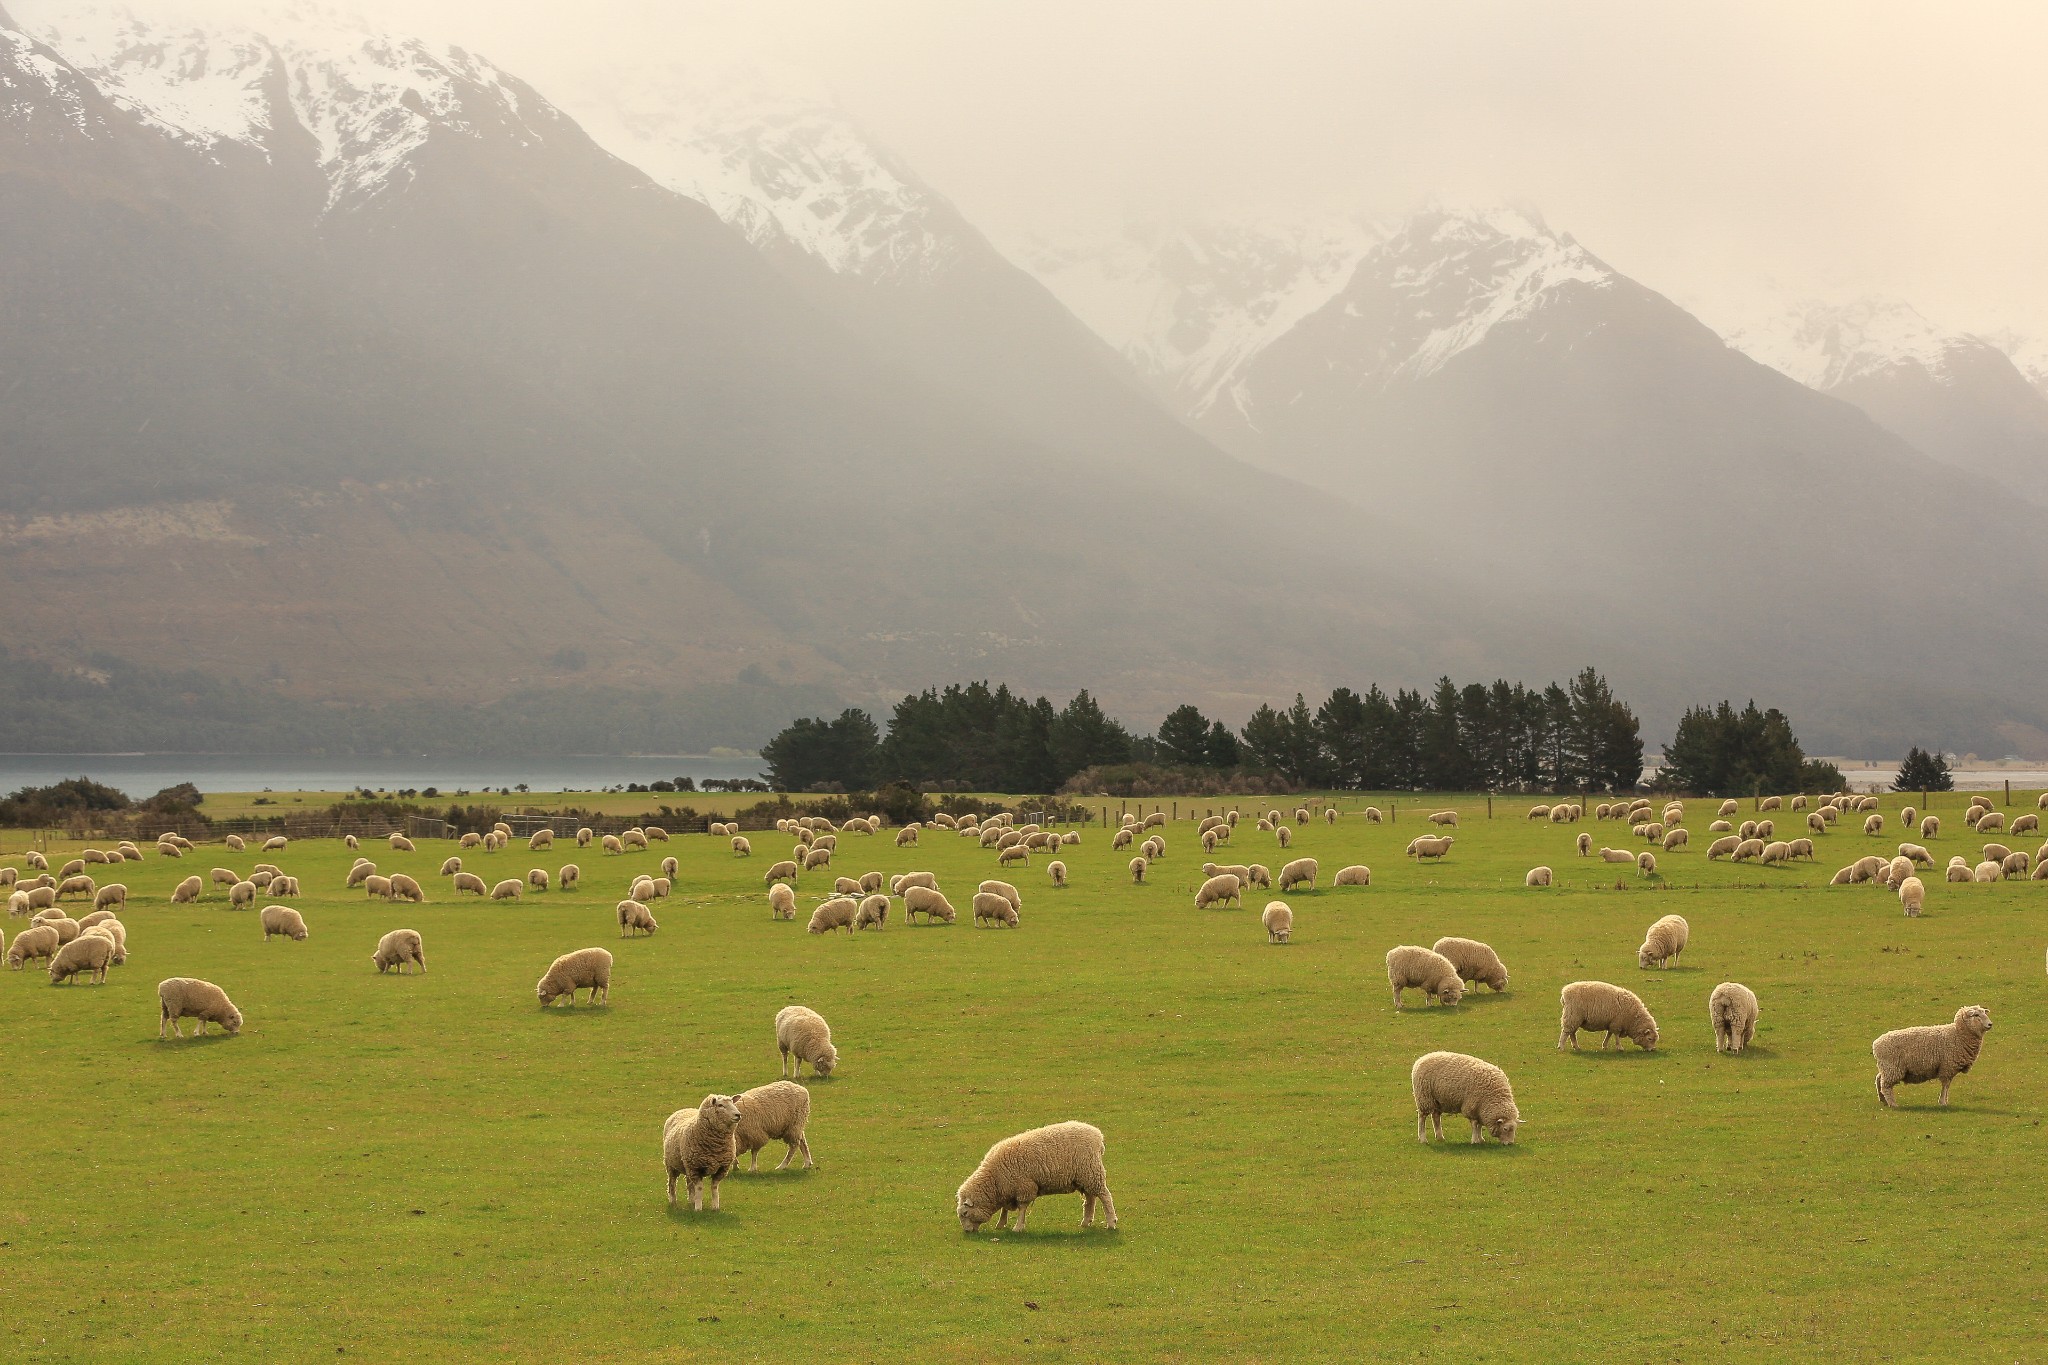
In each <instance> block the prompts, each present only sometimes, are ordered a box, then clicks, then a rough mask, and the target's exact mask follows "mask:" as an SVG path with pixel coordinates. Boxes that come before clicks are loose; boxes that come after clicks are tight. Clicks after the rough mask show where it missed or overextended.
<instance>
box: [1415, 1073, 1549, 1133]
mask: <svg viewBox="0 0 2048 1365" xmlns="http://www.w3.org/2000/svg"><path fill="white" fill-rule="evenodd" d="M1408 1083H1409V1086H1410V1087H1411V1088H1412V1089H1413V1090H1414V1092H1415V1140H1416V1141H1417V1142H1423V1143H1426V1142H1428V1141H1429V1131H1430V1128H1431V1126H1432V1124H1434V1127H1435V1129H1436V1138H1437V1141H1439V1142H1441V1141H1443V1140H1444V1115H1445V1114H1459V1115H1462V1116H1463V1117H1464V1118H1465V1119H1466V1121H1467V1122H1469V1123H1470V1124H1471V1125H1472V1145H1473V1146H1475V1147H1476V1146H1478V1145H1479V1144H1480V1143H1481V1142H1482V1141H1483V1140H1484V1136H1485V1134H1487V1133H1492V1134H1493V1137H1494V1140H1495V1141H1496V1142H1500V1143H1504V1144H1506V1145H1509V1146H1513V1145H1514V1141H1515V1130H1516V1128H1517V1127H1519V1126H1520V1124H1521V1122H1522V1113H1521V1111H1520V1110H1519V1109H1517V1108H1515V1092H1514V1087H1512V1086H1510V1085H1509V1084H1508V1073H1507V1072H1505V1071H1502V1070H1501V1069H1500V1068H1499V1067H1497V1066H1495V1065H1494V1064H1493V1063H1492V1062H1482V1061H1480V1060H1479V1059H1478V1058H1477V1057H1471V1056H1467V1055H1466V1054H1465V1053H1462V1052H1426V1053H1424V1054H1423V1055H1422V1056H1420V1057H1417V1058H1416V1059H1415V1065H1414V1066H1412V1067H1410V1068H1409V1070H1408Z"/></svg>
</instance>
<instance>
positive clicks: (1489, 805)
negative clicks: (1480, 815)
mask: <svg viewBox="0 0 2048 1365" xmlns="http://www.w3.org/2000/svg"><path fill="white" fill-rule="evenodd" d="M1486 818H1487V819H1489V820H1491V819H1492V818H1493V793H1492V792H1488V793H1487V794H1486Z"/></svg>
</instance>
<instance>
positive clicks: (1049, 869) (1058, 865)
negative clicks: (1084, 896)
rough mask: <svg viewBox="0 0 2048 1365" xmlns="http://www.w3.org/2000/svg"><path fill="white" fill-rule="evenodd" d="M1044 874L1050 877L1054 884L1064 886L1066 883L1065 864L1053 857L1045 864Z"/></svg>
mask: <svg viewBox="0 0 2048 1365" xmlns="http://www.w3.org/2000/svg"><path fill="white" fill-rule="evenodd" d="M1045 875H1046V876H1048V877H1050V878H1052V884H1053V885H1054V886H1065V885H1066V884H1067V865H1066V864H1065V863H1063V862H1061V861H1059V859H1057V858H1055V859H1053V861H1051V862H1049V863H1047V864H1046V865H1045Z"/></svg>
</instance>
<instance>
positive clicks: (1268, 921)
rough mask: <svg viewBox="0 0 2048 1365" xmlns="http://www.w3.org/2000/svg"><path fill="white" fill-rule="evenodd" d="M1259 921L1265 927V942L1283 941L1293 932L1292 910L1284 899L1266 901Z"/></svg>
mask: <svg viewBox="0 0 2048 1365" xmlns="http://www.w3.org/2000/svg"><path fill="white" fill-rule="evenodd" d="M1259 923H1260V924H1262V925H1264V926H1265V928H1266V942H1268V943H1285V942H1287V940H1288V938H1289V936H1291V935H1292V934H1293V933H1294V911H1293V910H1291V909H1289V908H1288V906H1287V902H1285V901H1268V902H1266V908H1265V910H1264V911H1263V912H1261V913H1260V915H1259Z"/></svg>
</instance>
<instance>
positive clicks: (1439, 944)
mask: <svg viewBox="0 0 2048 1365" xmlns="http://www.w3.org/2000/svg"><path fill="white" fill-rule="evenodd" d="M1430 951H1431V952H1433V953H1435V954H1437V955H1438V956H1439V957H1442V958H1443V959H1445V960H1446V961H1448V962H1449V963H1450V964H1451V965H1452V966H1453V967H1455V968H1457V971H1458V979H1459V980H1461V981H1470V982H1471V983H1472V985H1473V988H1474V989H1475V990H1476V989H1477V988H1479V987H1480V986H1485V987H1486V988H1487V989H1488V990H1490V991H1493V992H1494V993H1495V994H1499V993H1500V992H1502V991H1505V990H1506V989H1507V988H1508V969H1507V968H1506V967H1505V966H1503V965H1502V963H1501V960H1500V954H1499V953H1496V952H1495V951H1494V950H1493V949H1492V948H1491V947H1489V946H1487V945H1486V944H1484V943H1481V942H1480V941H1479V940H1478V939H1476V938H1440V939H1438V940H1437V941H1436V943H1435V944H1434V945H1432V946H1431V948H1430Z"/></svg>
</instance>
